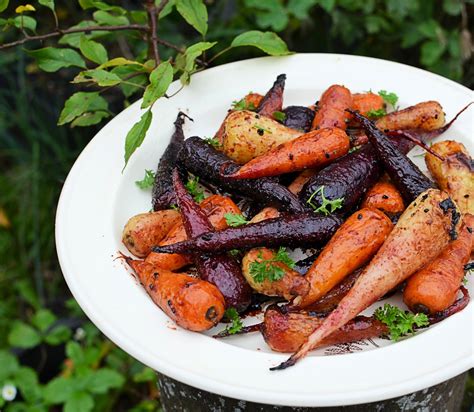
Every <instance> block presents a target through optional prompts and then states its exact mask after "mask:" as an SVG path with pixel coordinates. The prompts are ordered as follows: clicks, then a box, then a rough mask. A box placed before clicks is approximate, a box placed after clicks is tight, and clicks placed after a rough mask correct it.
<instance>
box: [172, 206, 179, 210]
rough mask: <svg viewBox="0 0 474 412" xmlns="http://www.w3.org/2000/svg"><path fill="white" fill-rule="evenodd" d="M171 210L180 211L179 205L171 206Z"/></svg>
mask: <svg viewBox="0 0 474 412" xmlns="http://www.w3.org/2000/svg"><path fill="white" fill-rule="evenodd" d="M170 209H173V210H177V211H179V207H178V205H171V206H170Z"/></svg>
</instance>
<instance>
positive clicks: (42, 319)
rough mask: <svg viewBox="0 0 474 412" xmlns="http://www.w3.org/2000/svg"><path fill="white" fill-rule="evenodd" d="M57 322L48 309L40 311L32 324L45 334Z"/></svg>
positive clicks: (32, 320)
mask: <svg viewBox="0 0 474 412" xmlns="http://www.w3.org/2000/svg"><path fill="white" fill-rule="evenodd" d="M55 321H56V316H54V314H53V312H51V311H50V310H48V309H40V310H39V311H38V312H36V313H35V315H34V316H33V318H32V319H31V323H32V324H33V325H34V326H36V327H37V328H38V330H39V331H41V332H44V331H45V330H46V329H48V328H49V327H50V326H51V325H52V324H53V323H54V322H55Z"/></svg>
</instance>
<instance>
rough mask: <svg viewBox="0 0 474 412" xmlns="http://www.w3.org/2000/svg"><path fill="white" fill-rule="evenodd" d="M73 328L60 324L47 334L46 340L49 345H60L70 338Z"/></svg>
mask: <svg viewBox="0 0 474 412" xmlns="http://www.w3.org/2000/svg"><path fill="white" fill-rule="evenodd" d="M70 337H71V330H70V329H69V328H68V327H67V326H65V325H58V326H56V327H55V328H53V329H52V330H51V331H50V332H48V334H47V335H46V336H45V338H44V340H45V342H46V343H47V344H49V345H59V344H61V343H64V342H66V341H68V340H69V338H70Z"/></svg>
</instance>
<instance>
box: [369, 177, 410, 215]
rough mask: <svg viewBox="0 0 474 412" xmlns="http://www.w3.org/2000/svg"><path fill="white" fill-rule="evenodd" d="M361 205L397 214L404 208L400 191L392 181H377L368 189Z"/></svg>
mask: <svg viewBox="0 0 474 412" xmlns="http://www.w3.org/2000/svg"><path fill="white" fill-rule="evenodd" d="M361 207H370V208H372V209H378V210H381V211H382V212H385V213H389V214H398V213H402V212H403V211H404V210H405V205H404V203H403V198H402V195H401V194H400V192H399V191H398V190H397V188H396V187H395V186H394V185H393V184H392V183H390V182H384V181H379V182H377V183H376V184H375V185H374V186H372V188H371V189H369V191H368V192H367V194H366V195H365V198H364V200H363V201H362V205H361Z"/></svg>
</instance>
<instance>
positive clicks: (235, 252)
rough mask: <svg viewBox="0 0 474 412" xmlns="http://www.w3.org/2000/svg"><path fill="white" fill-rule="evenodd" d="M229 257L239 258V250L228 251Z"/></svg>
mask: <svg viewBox="0 0 474 412" xmlns="http://www.w3.org/2000/svg"><path fill="white" fill-rule="evenodd" d="M228 253H229V255H231V256H234V257H235V256H239V255H240V250H239V249H232V250H229V252H228Z"/></svg>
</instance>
